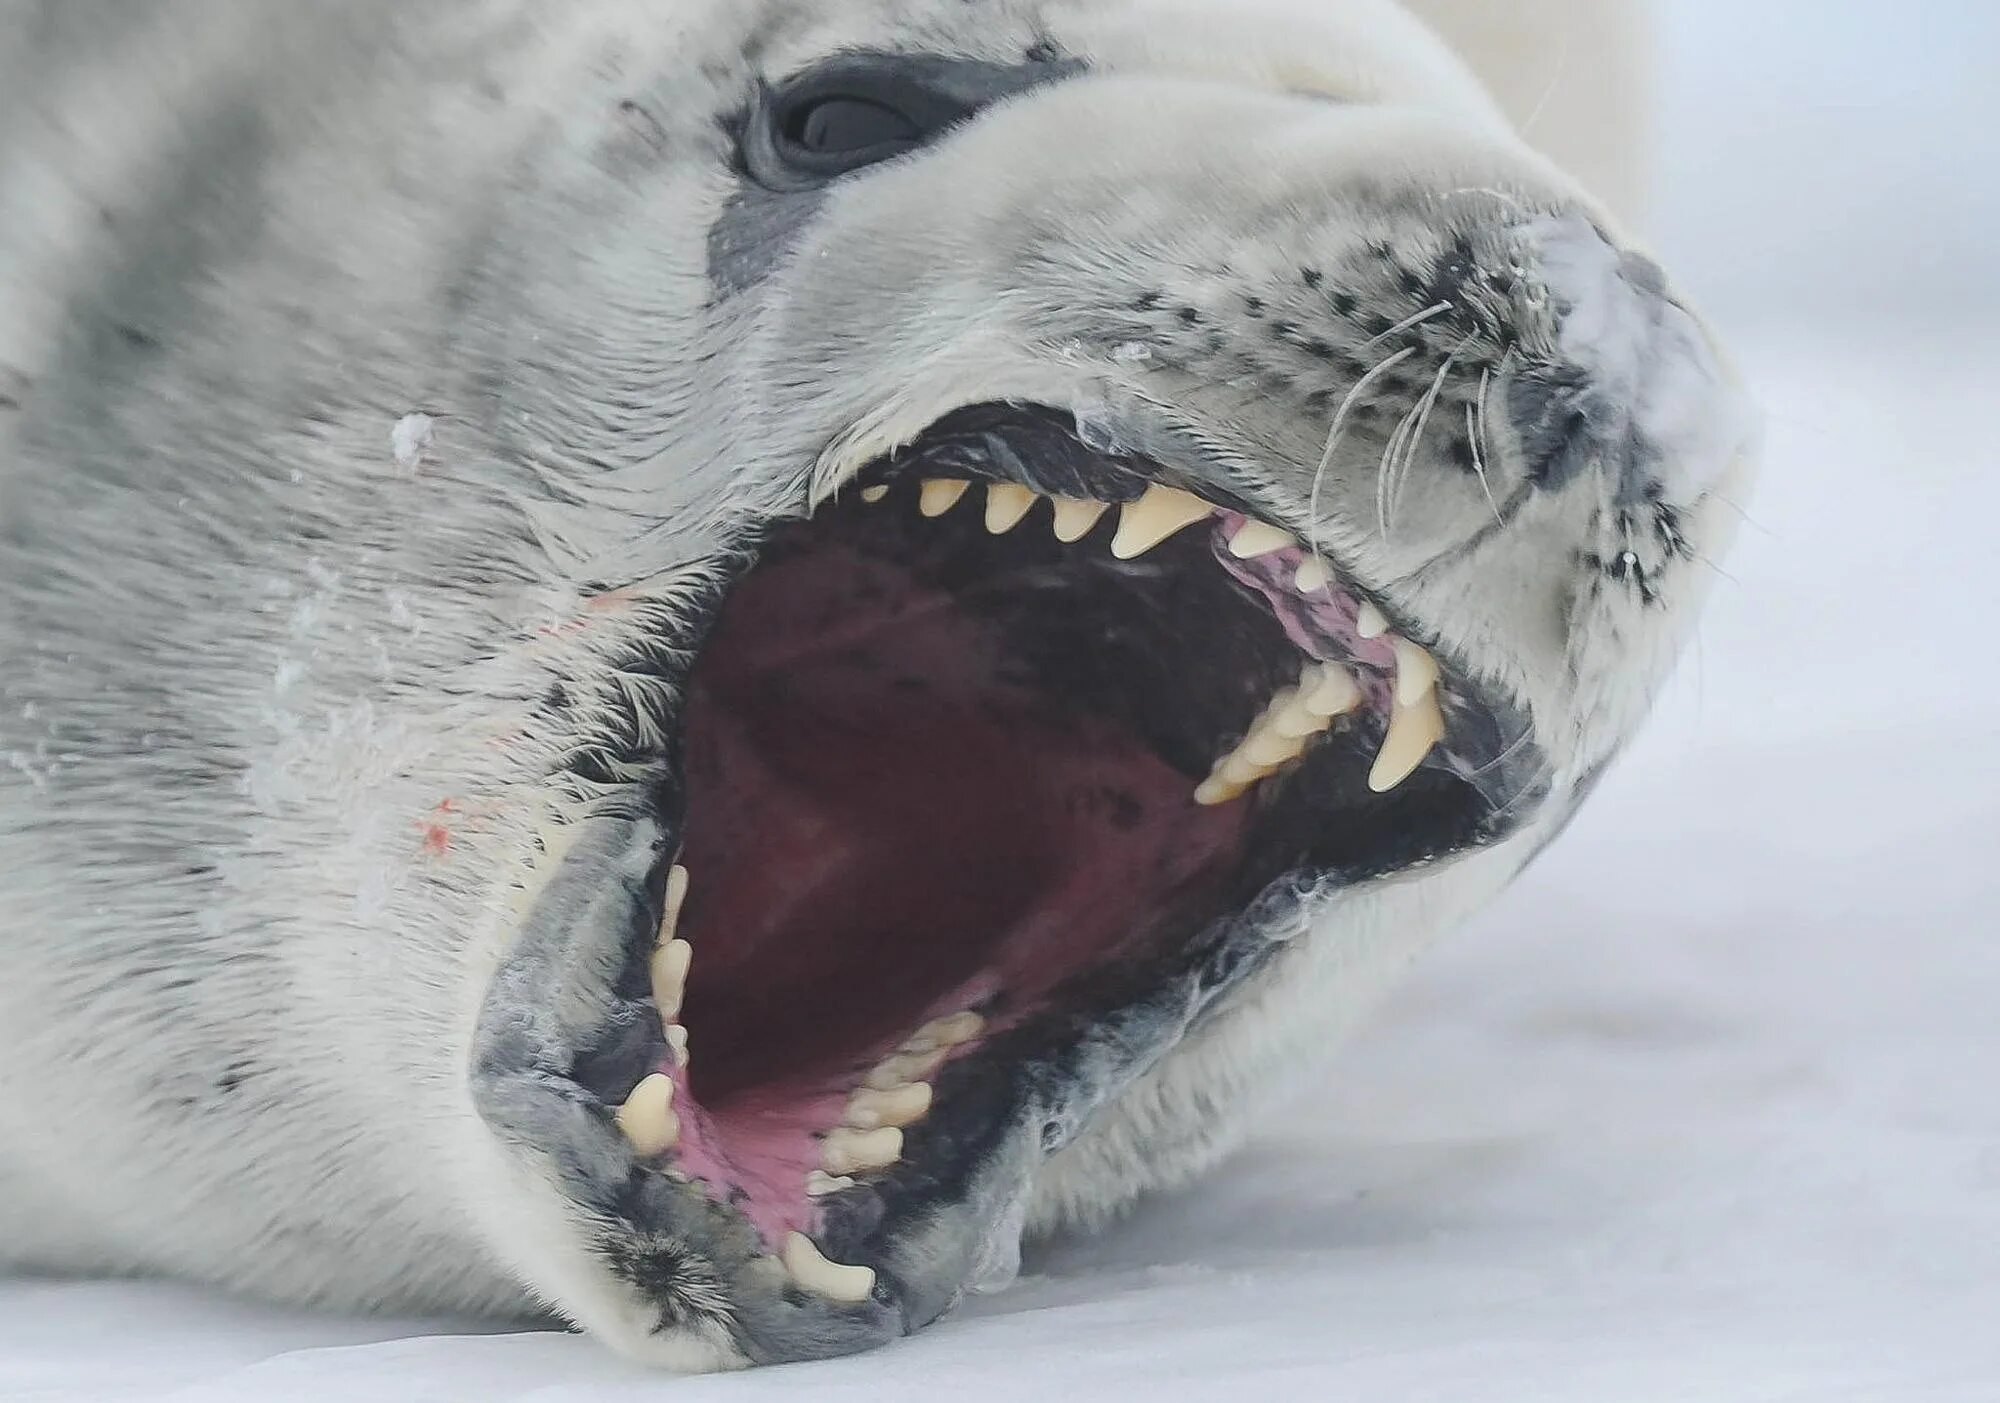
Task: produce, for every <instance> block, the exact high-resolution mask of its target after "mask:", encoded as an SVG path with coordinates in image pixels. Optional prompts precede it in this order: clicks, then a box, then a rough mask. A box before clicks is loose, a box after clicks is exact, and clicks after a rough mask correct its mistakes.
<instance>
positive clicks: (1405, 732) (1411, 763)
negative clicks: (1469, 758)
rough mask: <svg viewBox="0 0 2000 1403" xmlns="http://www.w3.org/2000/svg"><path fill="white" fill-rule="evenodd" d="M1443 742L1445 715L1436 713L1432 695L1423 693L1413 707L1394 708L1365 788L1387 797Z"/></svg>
mask: <svg viewBox="0 0 2000 1403" xmlns="http://www.w3.org/2000/svg"><path fill="white" fill-rule="evenodd" d="M1443 739H1444V713H1443V712H1442V711H1440V710H1438V700H1437V693H1436V692H1435V691H1431V692H1426V693H1424V695H1423V698H1422V699H1421V700H1420V701H1418V702H1417V703H1416V705H1414V706H1399V707H1396V708H1394V709H1393V710H1392V711H1390V713H1389V731H1388V734H1386V735H1384V736H1383V737H1382V749H1381V750H1380V751H1379V752H1377V754H1376V756H1375V766H1374V768H1373V769H1371V770H1370V771H1369V772H1368V787H1369V788H1370V789H1372V790H1374V791H1375V792H1376V793H1377V794H1387V793H1388V792H1389V791H1390V790H1392V789H1394V788H1395V787H1396V786H1397V785H1399V784H1401V783H1402V782H1403V781H1404V780H1406V779H1408V778H1409V777H1410V776H1411V775H1412V774H1414V773H1415V772H1416V768H1417V766H1418V765H1421V764H1422V763H1423V760H1424V757H1425V756H1426V755H1428V754H1430V753H1431V747H1432V746H1434V745H1436V744H1437V743H1438V742H1439V741H1441V740H1443Z"/></svg>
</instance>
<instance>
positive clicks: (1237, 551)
mask: <svg viewBox="0 0 2000 1403" xmlns="http://www.w3.org/2000/svg"><path fill="white" fill-rule="evenodd" d="M1297 544H1299V538H1298V537H1297V536H1294V535H1293V534H1292V533H1291V532H1289V531H1287V530H1285V528H1284V527H1282V526H1273V525H1271V523H1270V522H1268V521H1246V522H1244V523H1243V525H1242V527H1241V528H1240V529H1239V530H1238V531H1237V532H1236V534H1235V535H1234V536H1231V537H1230V538H1229V553H1230V554H1231V555H1233V556H1235V557H1236V558H1237V559H1238V560H1254V559H1256V558H1257V557H1258V556H1260V555H1269V554H1270V553H1271V552H1272V551H1274V550H1284V549H1285V548H1286V547H1287V546H1295V545H1297Z"/></svg>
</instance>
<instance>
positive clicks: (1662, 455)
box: [1507, 219, 1753, 501]
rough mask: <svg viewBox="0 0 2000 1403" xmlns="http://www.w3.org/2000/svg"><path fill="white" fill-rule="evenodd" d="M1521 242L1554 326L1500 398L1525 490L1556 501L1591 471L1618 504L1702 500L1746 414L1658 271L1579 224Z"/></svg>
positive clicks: (1554, 226) (1554, 225)
mask: <svg viewBox="0 0 2000 1403" xmlns="http://www.w3.org/2000/svg"><path fill="white" fill-rule="evenodd" d="M1522 233H1523V234H1524V235H1525V236H1526V244H1527V248H1528V250H1529V252H1530V258H1529V260H1528V261H1529V266H1531V267H1532V268H1533V269H1534V270H1535V274H1536V276H1537V278H1538V280H1539V282H1540V283H1541V284H1542V286H1543V287H1544V288H1545V289H1546V290H1547V294H1548V301H1549V310H1550V313H1551V315H1552V318H1553V320H1552V324H1551V327H1550V331H1551V333H1552V334H1551V335H1550V336H1549V338H1548V339H1547V340H1546V341H1545V342H1544V343H1543V350H1542V354H1540V355H1536V356H1533V357H1531V358H1530V359H1529V360H1528V361H1527V362H1526V363H1525V364H1523V365H1521V366H1520V367H1519V369H1518V370H1517V371H1516V373H1515V376H1514V381H1513V384H1512V385H1511V386H1510V387H1509V390H1508V398H1507V411H1508V416H1509V418H1510V420H1511V422H1512V426H1513V429H1514V433H1515V439H1516V443H1517V444H1518V446H1519V449H1520V452H1521V454H1522V458H1523V460H1524V463H1525V465H1526V471H1527V475H1528V478H1529V480H1530V481H1531V482H1533V483H1534V484H1536V485H1537V486H1539V487H1542V488H1544V489H1547V490H1550V491H1561V490H1563V489H1564V488H1566V487H1568V486H1569V485H1570V484H1572V483H1573V482H1575V481H1577V479H1578V478H1579V477H1581V476H1583V475H1584V474H1586V473H1595V474H1597V475H1599V476H1600V477H1601V478H1603V479H1604V480H1605V485H1606V486H1607V487H1609V488H1610V490H1611V492H1612V494H1613V496H1614V497H1615V498H1616V499H1617V500H1619V501H1633V500H1637V499H1639V498H1641V497H1643V496H1646V495H1648V494H1649V493H1653V492H1657V491H1660V490H1666V491H1669V492H1672V493H1674V494H1675V495H1689V494H1698V493H1700V492H1702V491H1704V490H1706V489H1707V488H1708V487H1709V486H1710V485H1712V483H1713V482H1714V481H1715V479H1716V478H1718V477H1720V476H1721V475H1722V474H1723V473H1724V472H1726V471H1727V470H1728V468H1729V465H1730V463H1731V462H1733V461H1734V459H1735V458H1736V457H1737V456H1738V455H1739V454H1740V453H1741V452H1742V451H1743V450H1744V448H1745V447H1746V445H1747V443H1748V441H1749V439H1750V438H1751V424H1752V422H1753V416H1752V415H1751V414H1750V413H1749V412H1748V410H1747V407H1746V403H1745V400H1744V398H1743V396H1742V394H1741V393H1740V392H1739V391H1738V390H1737V389H1736V387H1735V385H1734V384H1733V382H1732V380H1731V377H1730V376H1729V375H1728V373H1727V371H1726V370H1725V369H1724V367H1723V366H1722V364H1721V362H1720V361H1719V360H1718V359H1717V357H1716V354H1715V351H1714V349H1713V347H1712V345H1711V343H1710V341H1709V339H1708V336H1707V334H1706V333H1705V332H1704V331H1703V329H1702V327H1701V324H1700V323H1699V322H1697V321H1696V320H1695V318H1694V317H1693V315H1692V314H1690V313H1689V312H1688V311H1687V310H1686V309H1685V308H1683V307H1682V306H1681V305H1680V304H1679V303H1678V302H1677V301H1675V300H1674V298H1673V296H1672V294H1671V293H1670V291H1669V289H1668V284H1667V279H1666V274H1665V273H1664V272H1663V271H1662V270H1661V268H1660V266H1659V264H1657V263H1655V262H1654V261H1653V260H1652V259H1651V258H1648V257H1646V256H1645V255H1644V254H1641V253H1633V252H1629V251H1625V250H1621V249H1619V248H1617V247H1616V246H1614V245H1613V244H1612V243H1610V242H1609V240H1607V239H1606V238H1605V236H1604V235H1603V234H1601V233H1599V232H1598V230H1597V229H1596V228H1595V227H1593V226H1592V225H1591V224H1589V223H1588V222H1587V221H1585V220H1582V219H1562V220H1551V221H1547V222H1545V223H1542V224H1539V225H1536V226H1532V227H1530V228H1528V229H1525V230H1523V231H1522Z"/></svg>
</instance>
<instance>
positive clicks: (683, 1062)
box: [667, 1023, 688, 1067]
mask: <svg viewBox="0 0 2000 1403" xmlns="http://www.w3.org/2000/svg"><path fill="white" fill-rule="evenodd" d="M667 1046H668V1047H671V1048H672V1049H673V1050H674V1063H675V1065H677V1066H681V1067H685V1066H687V1064H688V1030H687V1029H685V1028H683V1027H682V1026H681V1025H680V1024H678V1023H669V1024H668V1025H667Z"/></svg>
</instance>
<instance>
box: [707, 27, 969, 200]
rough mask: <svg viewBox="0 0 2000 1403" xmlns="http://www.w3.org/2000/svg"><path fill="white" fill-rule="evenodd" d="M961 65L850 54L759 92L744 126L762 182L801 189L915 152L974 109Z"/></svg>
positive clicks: (748, 154) (746, 148)
mask: <svg viewBox="0 0 2000 1403" xmlns="http://www.w3.org/2000/svg"><path fill="white" fill-rule="evenodd" d="M984 100H985V94H983V93H981V92H978V91H976V90H971V85H969V84H967V83H965V82H964V81H963V74H962V73H961V72H960V66H958V65H951V64H945V63H941V62H939V61H935V60H932V61H925V60H921V59H911V58H904V57H900V56H896V55H873V54H852V55H845V56H843V57H841V58H839V59H836V60H834V61H832V62H830V63H826V64H822V65H821V66H820V67H819V68H817V69H814V70H812V71H811V72H808V73H805V74H801V75H800V76H798V77H795V78H792V79H790V80H788V81H787V82H785V83H783V84H781V85H780V86H778V87H776V88H768V89H765V90H764V91H763V92H762V93H760V94H759V97H758V101H757V105H756V106H755V107H754V108H753V109H752V110H751V112H750V113H749V114H748V116H747V118H746V120H745V125H744V129H743V132H742V148H743V162H744V166H745V167H746V169H747V170H748V172H749V174H750V175H751V176H753V177H754V178H755V179H756V180H757V182H758V183H759V184H761V185H764V186H767V187H769V188H771V189H775V190H801V189H810V188H812V187H814V186H818V185H824V184H825V183H826V182H827V181H829V180H832V179H834V178H835V177H837V176H842V175H846V174H847V173H848V172H849V171H855V170H860V169H861V168H862V167H863V166H872V165H875V164H876V163H878V162H881V161H887V160H891V159H893V158H894V157H897V156H901V155H903V154H904V153H905V152H908V151H914V150H915V149H917V148H918V147H919V146H922V145H923V144H924V143H925V142H927V141H929V140H931V139H932V138H933V137H935V136H937V135H938V133H940V132H942V131H944V130H946V129H947V128H949V127H951V126H954V125H956V124H957V123H959V122H962V121H964V120H965V119H966V118H968V117H970V116H971V115H972V114H973V113H975V112H977V111H978V110H979V108H980V107H981V106H982V104H983V101H984Z"/></svg>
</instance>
